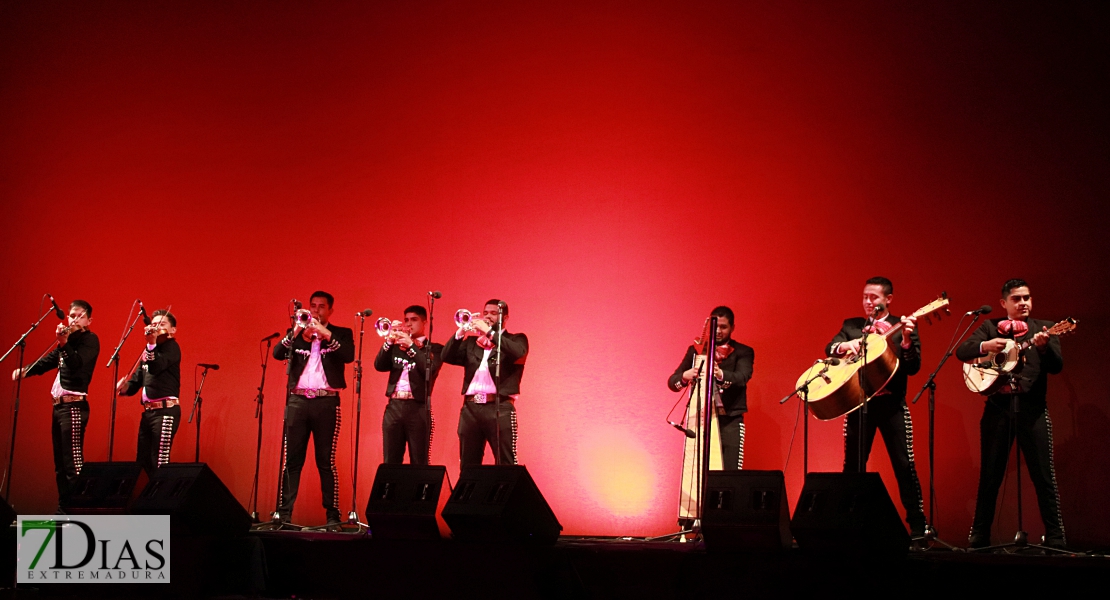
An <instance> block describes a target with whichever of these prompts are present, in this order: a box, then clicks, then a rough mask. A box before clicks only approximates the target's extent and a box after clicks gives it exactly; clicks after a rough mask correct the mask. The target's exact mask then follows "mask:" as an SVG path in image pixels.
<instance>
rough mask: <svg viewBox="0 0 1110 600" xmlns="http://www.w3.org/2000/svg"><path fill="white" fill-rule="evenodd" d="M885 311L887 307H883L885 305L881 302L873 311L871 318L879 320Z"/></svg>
mask: <svg viewBox="0 0 1110 600" xmlns="http://www.w3.org/2000/svg"><path fill="white" fill-rule="evenodd" d="M884 310H886V306H885V305H883V303H881V302H880V303H879V304H876V305H875V308H873V309H872V310H871V318H872V319H875V318H878V316H879V314H881V313H882V312H883V311H884Z"/></svg>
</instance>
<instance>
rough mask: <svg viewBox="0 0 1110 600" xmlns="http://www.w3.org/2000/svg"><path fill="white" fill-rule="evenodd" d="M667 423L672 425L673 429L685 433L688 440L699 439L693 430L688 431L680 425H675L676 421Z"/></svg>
mask: <svg viewBox="0 0 1110 600" xmlns="http://www.w3.org/2000/svg"><path fill="white" fill-rule="evenodd" d="M667 423H670V424H671V426H672V427H674V428H675V429H677V430H679V431H681V432H682V433H685V434H686V437H688V438H695V437H698V436H697V435H695V434H694V430H692V429H686V428H685V427H683V426H682V425H679V424H678V423H675V422H674V421H667Z"/></svg>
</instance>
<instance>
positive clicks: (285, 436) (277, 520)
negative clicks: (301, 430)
mask: <svg viewBox="0 0 1110 600" xmlns="http://www.w3.org/2000/svg"><path fill="white" fill-rule="evenodd" d="M293 307H294V310H295V311H296V310H301V307H302V305H301V303H300V302H299V301H297V300H293ZM295 314H296V313H294V315H295ZM290 320H292V321H293V326H292V327H291V328H290V329H289V333H288V334H287V335H286V337H287V338H288V339H289V347H288V348H286V349H285V381H286V384H285V410H283V411H282V415H281V452H280V453H278V477H277V480H278V489H277V494H275V495H274V512H273V513H271V515H270V523H271V524H272V525H273V526H274V527H275V528H277V529H281V528H282V526H283V525H284V524H283V523H282V522H281V488H282V487H283V486H284V484H285V444H286V443H287V442H288V440H289V394H290V393H291V392H292V391H293V386H295V385H296V383H290V382H289V380H290V378H291V377H292V375H293V340H295V339H296V338H297V336H298V335H300V332H298V331H297V322H296V318H295V317H291V318H290ZM302 331H303V329H302ZM314 443H315V442H314ZM289 518H290V519H292V518H293V515H289ZM292 527H293V528H294V529H300V526H296V525H294V526H292Z"/></svg>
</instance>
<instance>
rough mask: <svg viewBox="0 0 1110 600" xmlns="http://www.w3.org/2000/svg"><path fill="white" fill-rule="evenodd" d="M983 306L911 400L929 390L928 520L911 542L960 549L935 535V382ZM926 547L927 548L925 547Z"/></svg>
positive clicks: (962, 319)
mask: <svg viewBox="0 0 1110 600" xmlns="http://www.w3.org/2000/svg"><path fill="white" fill-rule="evenodd" d="M983 308H984V309H986V310H983V309H980V310H977V311H971V312H972V313H974V315H975V316H974V318H973V319H971V323H969V324H968V326H967V328H966V329H964V330H963V331H962V332H960V333H959V335H957V336H956V337H955V338H954V339H953V340H952V342H951V343H949V344H948V350H946V351H945V353H944V356H942V357H941V359H940V363H938V364H937V368H936V369H933V372H932V373H930V374H929V378H928V379H927V380H926V381H925V385H923V386H921V390H920V391H919V392H917V395H916V396H914V397H913V401H912V403H913V404H917V400H918V399H919V398H921V394H923V393H924V392H925V390H926V389H928V390H929V521H928V522H927V523H926V524H925V534H924V535H923V536H921V537H916V538H913V539H912V540H911V541H912V542H921V541H923V542H925V544H926V545H927V546H928V547H932V545H933V544H934V543H937V544H940V545H942V546H944V547H945V548H948V549H949V550H952V551H954V552H955V551H959V550H960V549H959V548H957V547H955V546H953V545H952V544H949V543H948V542H946V541H944V540H942V539H940V538H939V537H937V529H936V514H935V512H934V509H935V506H936V503H937V488H936V485H935V483H934V479H935V477H934V473H935V472H936V470H935V469H934V467H933V465H934V462H935V459H936V454H935V450H934V449H935V443H934V442H935V434H936V410H937V398H936V391H937V383H936V377H937V373H939V372H940V369H941V367H943V366H944V363H945V362H947V361H948V359H949V358H950V357H951V356H952V353H953V352H955V351H956V347H957V346H959V345H960V341H961V340H963V339H964V337H965V336H966V335H967V334H968V333H969V332H970V331H971V329H972V328H973V327H974V326H975V323H977V322H978V321H979V317H981V316H982V315H985V314H988V313H990V308H991V307H990V306H984V307H983ZM966 317H967V314H964V316H963V317H961V318H960V322H959V323H957V324H956V331H959V329H960V325H961V324H962V323H963V321H964V318H966ZM926 549H928V548H926Z"/></svg>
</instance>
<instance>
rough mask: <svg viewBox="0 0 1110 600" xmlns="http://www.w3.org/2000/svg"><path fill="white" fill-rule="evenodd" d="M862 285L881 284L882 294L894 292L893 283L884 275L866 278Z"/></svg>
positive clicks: (887, 294) (886, 294)
mask: <svg viewBox="0 0 1110 600" xmlns="http://www.w3.org/2000/svg"><path fill="white" fill-rule="evenodd" d="M863 285H881V286H883V295H884V296H889V295H891V294H893V293H894V284H893V283H891V281H890V280H889V279H887V278H886V277H872V278H871V279H868V280H867V282H866V283H864V284H863Z"/></svg>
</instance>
